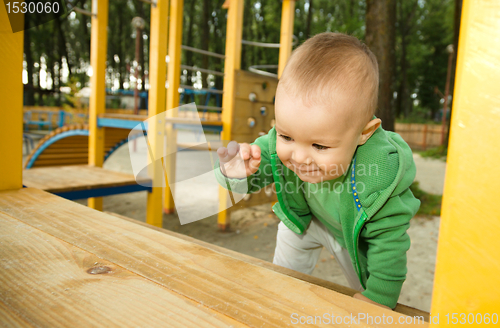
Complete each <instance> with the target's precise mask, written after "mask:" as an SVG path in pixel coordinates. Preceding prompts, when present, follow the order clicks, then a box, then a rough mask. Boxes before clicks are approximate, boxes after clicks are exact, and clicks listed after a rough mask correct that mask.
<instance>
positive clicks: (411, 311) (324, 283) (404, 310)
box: [105, 212, 429, 322]
mask: <svg viewBox="0 0 500 328" xmlns="http://www.w3.org/2000/svg"><path fill="white" fill-rule="evenodd" d="M105 213H107V214H110V215H113V216H116V217H118V218H121V219H123V220H126V221H129V222H133V223H136V224H139V225H141V226H143V227H146V228H149V229H153V230H156V231H159V232H161V233H164V234H167V235H170V236H172V237H175V238H179V239H182V240H185V241H188V242H191V243H194V244H197V245H200V246H203V247H205V248H208V249H211V250H213V251H216V252H218V253H222V254H224V255H227V256H230V257H232V258H235V259H238V260H241V261H245V262H247V263H251V264H254V265H258V266H260V267H263V268H266V269H269V270H273V271H276V272H279V273H282V274H284V275H287V276H290V277H294V278H297V279H300V280H303V281H306V282H309V283H311V284H314V285H318V286H321V287H325V288H328V289H330V290H333V291H335V292H337V293H341V294H344V295H347V296H353V295H354V294H355V293H357V292H358V291H357V290H354V289H352V288H349V287H346V286H342V285H339V284H336V283H334V282H331V281H328V280H324V279H321V278H317V277H314V276H311V275H308V274H305V273H301V272H298V271H295V270H291V269H288V268H285V267H282V266H279V265H276V264H273V263H271V262H267V261H264V260H261V259H258V258H256V257H252V256H249V255H245V254H242V253H238V252H235V251H232V250H230V249H227V248H224V247H220V246H217V245H213V244H210V243H207V242H204V241H201V240H198V239H195V238H193V237H189V236H186V235H183V234H180V233H177V232H174V231H170V230H167V229H163V228H158V227H154V226H152V225H150V224H147V223H144V222H141V221H138V220H134V219H131V218H128V217H126V216H123V215H120V214H117V213H113V212H105ZM394 311H395V312H398V313H401V314H404V315H408V316H423V317H424V319H425V321H426V322H429V312H425V311H422V310H419V309H415V308H412V307H409V306H407V305H403V304H399V303H398V305H396V308H395V309H394Z"/></svg>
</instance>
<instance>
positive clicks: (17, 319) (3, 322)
mask: <svg viewBox="0 0 500 328" xmlns="http://www.w3.org/2000/svg"><path fill="white" fill-rule="evenodd" d="M0 327H9V328H12V327H33V326H32V325H31V324H29V323H28V322H27V321H26V320H25V319H24V318H22V317H21V316H20V315H19V314H18V313H17V311H16V310H14V309H11V308H10V307H8V306H7V304H5V303H4V302H2V300H0Z"/></svg>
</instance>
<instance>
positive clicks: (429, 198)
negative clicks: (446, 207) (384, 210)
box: [410, 181, 442, 216]
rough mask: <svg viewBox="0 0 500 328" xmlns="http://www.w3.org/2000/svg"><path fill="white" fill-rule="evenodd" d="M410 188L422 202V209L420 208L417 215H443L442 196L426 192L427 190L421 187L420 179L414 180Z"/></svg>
mask: <svg viewBox="0 0 500 328" xmlns="http://www.w3.org/2000/svg"><path fill="white" fill-rule="evenodd" d="M410 190H411V192H412V193H413V195H414V196H415V197H416V198H418V199H419V200H420V202H421V204H420V209H419V210H418V212H417V214H416V215H424V216H427V215H428V216H430V215H435V216H439V215H441V199H442V196H440V195H433V194H429V193H426V192H425V191H423V190H422V189H420V187H419V183H418V181H414V182H413V183H412V184H411V186H410Z"/></svg>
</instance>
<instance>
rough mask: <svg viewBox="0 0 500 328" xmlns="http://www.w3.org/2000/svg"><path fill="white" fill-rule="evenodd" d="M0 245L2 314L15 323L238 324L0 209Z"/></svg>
mask: <svg viewBox="0 0 500 328" xmlns="http://www.w3.org/2000/svg"><path fill="white" fill-rule="evenodd" d="M0 242H1V243H2V247H1V248H0V257H1V258H2V261H0V268H1V271H2V275H0V295H2V300H3V302H0V314H2V313H5V314H6V318H5V319H6V320H9V321H10V322H11V323H15V325H16V326H23V323H24V326H34V327H93V326H103V327H161V326H164V325H165V324H167V323H168V326H169V327H179V328H183V327H214V326H216V327H226V326H230V325H233V326H235V327H242V326H243V325H241V324H239V323H238V322H237V321H235V320H234V319H231V318H228V317H227V316H225V315H222V314H220V313H218V312H216V311H214V310H211V309H208V308H207V307H205V306H200V305H199V304H197V303H195V302H193V301H192V300H190V299H188V298H186V297H184V296H181V295H179V294H176V293H173V292H172V291H170V290H168V289H167V288H165V287H162V286H160V285H158V284H156V283H154V282H152V281H150V280H148V279H146V278H144V277H142V276H140V275H137V274H135V273H132V272H130V271H128V270H125V269H123V268H121V267H120V266H118V265H116V264H115V263H112V262H109V261H107V260H105V259H102V258H99V257H97V256H95V255H93V254H91V253H89V252H87V251H84V250H81V249H79V248H78V247H75V246H73V245H71V244H69V243H67V242H65V241H62V240H60V239H57V238H55V237H53V236H50V235H48V234H46V233H44V232H41V231H39V230H37V229H35V228H33V227H30V226H29V225H27V224H24V223H21V222H20V221H18V220H16V219H15V218H12V217H10V216H8V215H6V214H4V213H1V212H0ZM32 268H36V270H31V269H32ZM92 270H94V271H92ZM99 270H101V271H99ZM102 271H104V273H101V274H95V273H92V272H102ZM2 304H3V306H2ZM23 319H24V322H23ZM6 320H5V321H6ZM1 321H2V322H3V323H4V324H5V323H6V322H5V321H4V318H3V316H2V320H1ZM27 322H29V323H30V324H29V325H28V324H27ZM9 326H10V324H9Z"/></svg>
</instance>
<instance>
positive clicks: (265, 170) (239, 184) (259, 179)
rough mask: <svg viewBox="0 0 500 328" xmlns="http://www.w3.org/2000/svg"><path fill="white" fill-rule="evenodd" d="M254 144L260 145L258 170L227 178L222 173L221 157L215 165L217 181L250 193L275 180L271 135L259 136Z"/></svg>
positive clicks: (230, 188)
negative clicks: (248, 174)
mask: <svg viewBox="0 0 500 328" xmlns="http://www.w3.org/2000/svg"><path fill="white" fill-rule="evenodd" d="M252 145H258V146H259V147H260V151H261V158H262V159H261V162H260V166H259V169H258V170H257V172H255V173H254V174H252V175H251V176H249V177H247V178H243V179H237V178H227V177H226V176H224V174H223V173H222V171H221V168H220V164H219V159H218V158H217V160H216V161H215V165H214V173H215V177H216V179H217V182H218V183H219V184H220V185H221V186H222V187H223V188H226V189H227V190H230V191H234V192H236V193H240V194H250V193H253V192H256V191H259V190H260V189H261V188H264V187H265V186H267V185H269V184H271V183H272V182H273V181H274V180H273V171H272V168H271V161H270V154H269V136H268V135H267V134H266V135H264V136H262V137H259V138H257V139H256V140H255V141H254V142H253V143H252Z"/></svg>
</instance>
